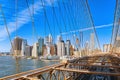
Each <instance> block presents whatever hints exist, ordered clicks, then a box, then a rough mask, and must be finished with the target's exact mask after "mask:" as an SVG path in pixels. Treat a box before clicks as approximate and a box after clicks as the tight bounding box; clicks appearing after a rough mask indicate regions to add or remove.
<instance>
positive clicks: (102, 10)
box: [0, 0, 116, 51]
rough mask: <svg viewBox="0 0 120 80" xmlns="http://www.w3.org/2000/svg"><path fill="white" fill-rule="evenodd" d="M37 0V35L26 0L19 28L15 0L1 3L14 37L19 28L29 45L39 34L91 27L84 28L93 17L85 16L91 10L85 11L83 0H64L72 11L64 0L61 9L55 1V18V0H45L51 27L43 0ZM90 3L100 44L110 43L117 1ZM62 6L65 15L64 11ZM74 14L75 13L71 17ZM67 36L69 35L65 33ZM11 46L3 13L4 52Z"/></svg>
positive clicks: (0, 0) (1, 35) (21, 4)
mask: <svg viewBox="0 0 120 80" xmlns="http://www.w3.org/2000/svg"><path fill="white" fill-rule="evenodd" d="M34 1H35V2H34V4H33V3H32V0H28V2H29V3H28V4H29V7H30V12H31V13H32V7H33V6H34V21H35V30H36V34H34V37H33V33H32V32H33V30H32V21H31V17H30V14H29V11H28V7H27V4H26V2H25V0H18V8H17V9H18V13H17V16H18V17H17V21H18V22H17V23H18V26H17V30H16V27H15V25H16V14H15V13H16V10H15V8H16V7H15V6H16V4H15V0H0V4H1V5H2V10H3V11H4V14H5V17H6V21H7V26H8V28H9V32H10V36H11V38H12V40H13V38H14V37H15V36H16V31H17V35H18V36H20V37H22V38H24V39H27V40H28V44H30V45H32V44H33V43H34V42H36V38H35V37H36V36H37V37H39V36H41V37H44V36H46V35H48V34H49V33H51V32H52V35H53V36H57V35H58V34H60V31H61V32H62V33H66V31H67V32H68V31H73V32H74V31H76V30H79V29H82V28H88V27H90V23H89V25H88V27H82V26H86V25H87V24H88V22H89V19H88V20H87V17H83V16H82V15H86V14H87V13H86V14H84V8H83V6H81V5H83V3H81V0H76V1H75V0H71V2H70V0H63V1H64V3H65V6H68V10H65V8H64V5H63V4H62V3H61V1H62V0H60V8H59V7H58V6H59V5H58V2H57V1H58V0H54V1H53V2H52V3H53V4H54V9H55V14H56V16H57V19H56V18H55V16H53V15H54V14H53V11H52V10H53V8H52V4H51V1H50V0H44V5H45V6H46V7H45V8H46V15H47V18H48V24H49V25H50V30H49V26H48V24H47V21H46V19H45V18H46V17H45V15H44V9H43V8H42V6H41V0H34ZM88 2H89V5H90V10H91V13H92V17H93V20H94V24H95V26H96V27H97V28H96V31H97V35H98V38H99V41H100V45H101V47H102V45H103V44H104V43H110V40H111V34H112V24H113V19H114V9H115V3H116V1H115V0H88ZM71 3H72V4H71ZM76 5H79V6H78V10H77V9H76ZM71 7H72V8H71ZM59 9H61V12H62V15H61V14H60V10H59ZM69 9H70V12H69ZM70 15H74V16H72V17H70ZM62 16H63V17H64V18H62ZM73 18H76V19H73ZM57 20H58V23H57ZM74 20H76V23H75V24H73V23H72V21H73V22H75V21H74ZM87 21H88V22H87ZM69 23H70V24H69ZM83 23H84V24H83ZM85 24H86V25H85ZM65 25H66V29H65ZM45 26H46V27H45ZM70 26H71V27H70ZM75 26H76V27H75ZM80 26H81V27H80ZM59 28H60V30H59ZM54 32H55V33H54ZM70 35H71V34H69V35H67V36H68V37H70ZM63 37H65V36H64V35H63ZM55 41H56V39H55ZM10 47H11V46H10V41H9V38H8V34H7V32H6V30H5V26H4V22H3V18H2V15H1V13H0V51H9V50H10Z"/></svg>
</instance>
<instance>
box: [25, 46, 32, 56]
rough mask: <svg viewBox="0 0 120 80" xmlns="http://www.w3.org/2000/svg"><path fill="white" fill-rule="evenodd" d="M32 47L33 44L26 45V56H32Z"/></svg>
mask: <svg viewBox="0 0 120 80" xmlns="http://www.w3.org/2000/svg"><path fill="white" fill-rule="evenodd" d="M32 48H33V47H32V46H29V45H27V46H26V48H25V49H26V50H25V56H26V57H30V56H32Z"/></svg>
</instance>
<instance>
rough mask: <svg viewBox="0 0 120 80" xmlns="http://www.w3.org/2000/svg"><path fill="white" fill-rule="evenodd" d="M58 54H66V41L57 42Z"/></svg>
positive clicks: (60, 55)
mask: <svg viewBox="0 0 120 80" xmlns="http://www.w3.org/2000/svg"><path fill="white" fill-rule="evenodd" d="M57 55H58V56H59V57H62V56H64V55H65V43H64V41H59V42H58V43H57Z"/></svg>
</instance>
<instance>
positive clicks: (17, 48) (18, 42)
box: [13, 37, 22, 56]
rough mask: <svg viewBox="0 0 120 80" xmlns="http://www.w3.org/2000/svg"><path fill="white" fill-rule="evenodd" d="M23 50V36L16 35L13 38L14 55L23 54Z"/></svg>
mask: <svg viewBox="0 0 120 80" xmlns="http://www.w3.org/2000/svg"><path fill="white" fill-rule="evenodd" d="M21 50H22V38H19V37H15V39H14V40H13V55H14V56H22V55H21Z"/></svg>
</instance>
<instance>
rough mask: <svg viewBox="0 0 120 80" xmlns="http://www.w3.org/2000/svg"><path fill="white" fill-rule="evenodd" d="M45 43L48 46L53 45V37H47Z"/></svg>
mask: <svg viewBox="0 0 120 80" xmlns="http://www.w3.org/2000/svg"><path fill="white" fill-rule="evenodd" d="M45 43H46V45H51V44H52V36H51V35H50V34H49V36H47V37H45Z"/></svg>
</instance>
